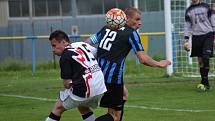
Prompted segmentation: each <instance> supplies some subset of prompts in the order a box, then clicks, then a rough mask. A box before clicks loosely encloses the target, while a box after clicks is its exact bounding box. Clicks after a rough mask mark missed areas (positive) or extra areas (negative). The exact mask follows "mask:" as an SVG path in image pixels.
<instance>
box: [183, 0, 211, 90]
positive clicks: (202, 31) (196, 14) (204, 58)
mask: <svg viewBox="0 0 215 121" xmlns="http://www.w3.org/2000/svg"><path fill="white" fill-rule="evenodd" d="M211 15H212V11H211V8H210V6H209V5H208V4H207V3H204V2H202V1H201V0H192V3H191V5H190V6H189V7H188V8H187V10H186V13H185V27H184V28H185V29H184V39H185V41H184V48H185V50H187V51H190V49H191V48H190V45H189V37H190V36H191V35H192V49H191V57H198V63H199V68H200V69H199V70H200V74H201V82H200V84H198V86H197V87H201V85H203V86H204V88H200V89H203V91H205V90H209V89H210V84H209V81H208V73H209V68H210V67H209V65H210V64H209V63H210V62H209V60H210V58H211V57H213V43H214V31H215V25H214V24H215V22H214V20H211ZM198 90H199V89H198Z"/></svg>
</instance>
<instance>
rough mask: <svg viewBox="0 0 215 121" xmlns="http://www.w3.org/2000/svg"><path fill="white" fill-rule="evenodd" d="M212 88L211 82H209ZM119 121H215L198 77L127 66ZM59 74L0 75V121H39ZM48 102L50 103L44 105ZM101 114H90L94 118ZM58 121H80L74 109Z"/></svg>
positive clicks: (210, 98) (214, 95)
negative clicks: (125, 94)
mask: <svg viewBox="0 0 215 121" xmlns="http://www.w3.org/2000/svg"><path fill="white" fill-rule="evenodd" d="M210 80H211V81H210V82H211V85H212V86H213V87H215V79H214V78H210ZM125 82H126V85H127V87H128V90H129V101H128V102H127V103H126V108H125V114H124V120H123V121H215V103H214V102H215V88H213V89H212V90H211V91H209V92H204V93H199V92H197V91H196V85H197V84H198V82H199V78H183V77H177V76H173V77H167V76H165V70H164V69H157V68H156V69H155V68H149V67H145V66H139V65H135V64H134V63H129V64H127V66H126V72H125ZM62 86H63V85H62V81H61V79H60V77H59V69H55V70H54V69H46V70H42V69H40V70H37V71H36V73H35V74H34V75H33V76H32V73H31V71H30V70H29V69H28V70H20V71H0V121H44V120H45V118H46V117H47V116H48V115H49V113H50V111H51V110H52V108H53V105H54V103H55V102H54V101H53V100H55V99H56V98H57V96H58V92H59V90H61V89H62ZM49 99H50V100H49ZM105 112H106V109H103V108H98V109H96V110H94V113H95V115H96V116H99V115H101V114H104V113H105ZM61 121H81V116H80V114H79V113H78V112H77V110H76V109H73V110H70V111H67V112H65V113H64V114H63V116H62V118H61Z"/></svg>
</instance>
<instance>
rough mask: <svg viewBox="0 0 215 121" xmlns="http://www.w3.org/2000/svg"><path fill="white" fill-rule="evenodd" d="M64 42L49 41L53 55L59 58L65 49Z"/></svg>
mask: <svg viewBox="0 0 215 121" xmlns="http://www.w3.org/2000/svg"><path fill="white" fill-rule="evenodd" d="M65 42H66V41H65V40H63V41H60V42H59V41H57V40H55V39H53V40H51V46H52V51H53V53H54V54H55V55H58V56H61V55H62V54H63V51H64V49H65V45H66V43H65Z"/></svg>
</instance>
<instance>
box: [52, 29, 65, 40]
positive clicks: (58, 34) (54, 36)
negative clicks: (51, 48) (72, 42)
mask: <svg viewBox="0 0 215 121" xmlns="http://www.w3.org/2000/svg"><path fill="white" fill-rule="evenodd" d="M53 39H55V40H57V41H58V42H60V41H62V40H65V41H67V42H69V37H68V35H67V34H66V33H65V32H63V31H61V30H56V31H54V32H52V33H51V35H50V36H49V40H50V41H52V40H53Z"/></svg>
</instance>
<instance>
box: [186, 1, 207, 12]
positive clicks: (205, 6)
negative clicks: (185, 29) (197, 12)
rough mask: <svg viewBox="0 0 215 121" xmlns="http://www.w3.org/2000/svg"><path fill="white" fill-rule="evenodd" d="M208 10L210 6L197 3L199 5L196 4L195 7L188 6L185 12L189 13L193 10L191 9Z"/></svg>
mask: <svg viewBox="0 0 215 121" xmlns="http://www.w3.org/2000/svg"><path fill="white" fill-rule="evenodd" d="M199 7H200V8H208V9H209V8H210V5H209V4H207V3H205V2H201V3H199V4H196V5H190V6H189V7H188V8H187V10H186V12H189V11H191V10H193V9H195V8H199Z"/></svg>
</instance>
